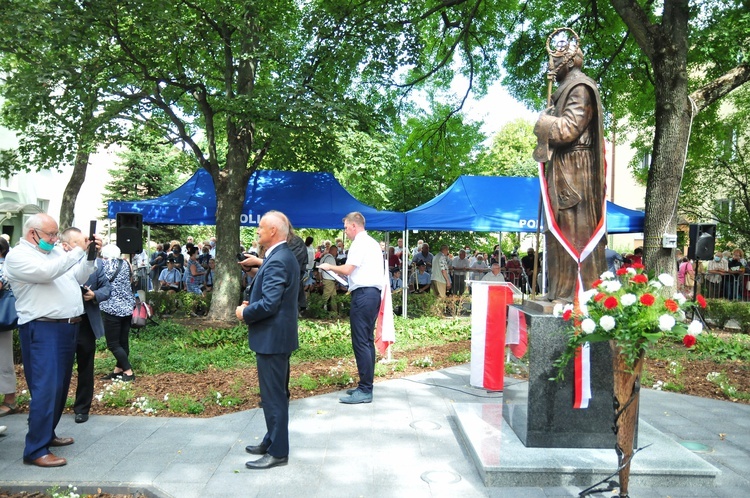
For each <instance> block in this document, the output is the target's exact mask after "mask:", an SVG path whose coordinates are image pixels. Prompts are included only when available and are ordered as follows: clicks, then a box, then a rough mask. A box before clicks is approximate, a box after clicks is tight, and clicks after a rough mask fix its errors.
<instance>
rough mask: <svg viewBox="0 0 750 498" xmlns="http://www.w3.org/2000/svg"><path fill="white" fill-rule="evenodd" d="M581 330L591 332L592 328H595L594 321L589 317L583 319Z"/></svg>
mask: <svg viewBox="0 0 750 498" xmlns="http://www.w3.org/2000/svg"><path fill="white" fill-rule="evenodd" d="M581 330H583V331H584V332H585V333H587V334H590V333H592V332H593V331H594V330H596V322H595V321H594V320H592V319H591V318H586V319H584V320H583V322H581Z"/></svg>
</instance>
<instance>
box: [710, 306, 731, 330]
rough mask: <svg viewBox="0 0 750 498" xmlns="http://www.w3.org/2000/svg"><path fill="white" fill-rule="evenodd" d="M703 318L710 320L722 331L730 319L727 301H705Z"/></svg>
mask: <svg viewBox="0 0 750 498" xmlns="http://www.w3.org/2000/svg"><path fill="white" fill-rule="evenodd" d="M706 303H707V306H706V311H705V317H704V318H707V319H709V320H712V321H713V322H714V323H715V324H716V326H717V327H719V328H720V329H723V328H724V326H725V325H726V324H727V322H728V321H729V319H730V318H732V317H731V315H730V314H729V312H730V305H731V303H730V302H729V301H726V300H724V299H707V300H706Z"/></svg>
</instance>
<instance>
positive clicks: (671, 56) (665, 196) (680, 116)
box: [643, 0, 697, 276]
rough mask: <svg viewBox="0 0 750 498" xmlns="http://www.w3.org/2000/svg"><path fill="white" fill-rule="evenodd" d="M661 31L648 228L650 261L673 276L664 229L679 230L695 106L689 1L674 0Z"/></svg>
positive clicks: (655, 50)
mask: <svg viewBox="0 0 750 498" xmlns="http://www.w3.org/2000/svg"><path fill="white" fill-rule="evenodd" d="M664 17H665V19H664V21H663V25H662V26H661V30H660V34H659V35H658V36H656V37H654V38H653V39H652V43H653V45H652V47H651V48H652V50H651V51H647V53H650V54H651V57H650V58H651V62H652V65H653V72H654V78H655V85H654V86H655V96H656V106H655V113H656V114H655V117H656V129H655V132H654V151H653V162H652V164H651V167H650V168H649V173H648V183H647V185H646V192H647V196H646V223H645V228H644V238H645V240H644V247H643V252H644V256H645V260H644V261H645V265H646V268H647V269H648V271H649V272H651V271H653V272H655V273H656V274H657V275H659V274H661V273H667V274H669V275H672V276H674V275H675V273H676V268H675V264H674V255H673V252H672V251H673V249H664V248H662V243H661V241H662V238H663V236H664V234H665V233H668V234H676V233H677V203H678V200H679V195H680V184H681V183H682V176H683V173H684V168H685V160H686V155H687V145H688V140H689V138H690V126H691V120H692V115H693V113H694V112H697V110H694V109H693V107H692V106H691V104H690V101H689V99H688V79H687V25H688V18H689V7H688V2H687V0H678V1H675V2H670V3H669V4H668V6H667V8H666V9H665V15H664Z"/></svg>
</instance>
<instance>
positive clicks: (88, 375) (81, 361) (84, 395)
mask: <svg viewBox="0 0 750 498" xmlns="http://www.w3.org/2000/svg"><path fill="white" fill-rule="evenodd" d="M95 353H96V337H95V336H94V331H93V330H92V329H91V323H90V322H89V318H88V317H87V316H86V315H83V321H82V322H81V323H80V327H79V329H78V339H77V341H76V363H77V364H78V386H77V387H76V400H75V403H74V404H73V411H74V412H75V413H76V414H79V413H85V414H87V415H88V413H89V410H90V409H91V400H92V399H94V354H95Z"/></svg>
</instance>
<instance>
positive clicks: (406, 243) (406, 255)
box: [401, 229, 411, 318]
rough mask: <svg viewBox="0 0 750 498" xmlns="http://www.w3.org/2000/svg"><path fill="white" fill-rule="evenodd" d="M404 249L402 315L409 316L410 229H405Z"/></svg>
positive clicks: (402, 262)
mask: <svg viewBox="0 0 750 498" xmlns="http://www.w3.org/2000/svg"><path fill="white" fill-rule="evenodd" d="M403 234H404V250H403V251H402V252H401V279H402V280H403V283H402V284H401V288H402V289H403V290H402V291H401V316H403V317H404V318H406V317H407V316H409V314H408V313H407V311H408V309H407V304H406V303H407V301H408V299H407V294H408V293H409V273H408V272H407V271H406V270H407V268H409V266H408V265H407V263H406V261H407V260H408V259H410V258H409V255H410V254H411V252H409V230H408V229H404V231H403Z"/></svg>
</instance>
